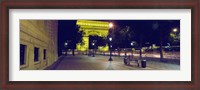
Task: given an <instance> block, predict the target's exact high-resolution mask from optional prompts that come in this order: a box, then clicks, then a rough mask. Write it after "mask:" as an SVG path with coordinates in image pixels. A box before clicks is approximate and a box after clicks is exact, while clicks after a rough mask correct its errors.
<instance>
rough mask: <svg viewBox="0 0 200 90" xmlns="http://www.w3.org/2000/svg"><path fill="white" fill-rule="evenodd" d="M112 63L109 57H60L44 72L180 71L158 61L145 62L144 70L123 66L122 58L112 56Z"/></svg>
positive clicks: (178, 66) (134, 66)
mask: <svg viewBox="0 0 200 90" xmlns="http://www.w3.org/2000/svg"><path fill="white" fill-rule="evenodd" d="M112 58H113V61H111V62H110V61H108V59H109V56H102V55H95V57H91V56H87V55H75V56H61V57H60V58H59V60H58V61H56V62H55V63H54V64H53V65H51V66H49V67H47V68H46V70H180V65H177V64H170V63H164V62H158V61H151V60H147V62H146V65H147V67H146V68H142V67H141V65H140V67H138V66H137V63H135V62H134V61H131V64H130V65H125V64H124V61H123V57H115V56H113V57H112Z"/></svg>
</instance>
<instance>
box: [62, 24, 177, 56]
mask: <svg viewBox="0 0 200 90" xmlns="http://www.w3.org/2000/svg"><path fill="white" fill-rule="evenodd" d="M99 21H107V22H112V23H113V24H114V26H115V27H118V28H123V27H126V26H130V27H131V28H132V30H141V31H145V32H146V31H147V32H146V33H147V34H146V35H148V31H152V30H156V29H162V30H171V29H172V28H177V29H178V30H180V20H99ZM156 27H158V28H156ZM75 28H76V20H59V21H58V53H59V55H60V54H61V51H62V49H63V47H64V42H65V41H66V40H70V39H71V38H73V35H74V33H75ZM152 37H154V35H152Z"/></svg>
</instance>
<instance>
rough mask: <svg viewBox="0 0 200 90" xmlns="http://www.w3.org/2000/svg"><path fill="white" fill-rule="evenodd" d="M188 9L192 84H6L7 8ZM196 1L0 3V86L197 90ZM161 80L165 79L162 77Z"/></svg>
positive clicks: (7, 72)
mask: <svg viewBox="0 0 200 90" xmlns="http://www.w3.org/2000/svg"><path fill="white" fill-rule="evenodd" d="M71 8H73V9H151V8H153V9H154V8H155V9H191V10H192V35H191V36H192V73H191V75H192V81H188V82H186V81H185V82H181V81H180V82H179V81H175V82H173V81H170V82H165V81H142V82H141V81H140V82H136V81H135V82H134V81H108V82H107V81H101V82H100V81H77V82H76V81H66V82H58V81H56V82H54V81H53V82H47V81H37V82H34V81H28V82H25V81H12V82H11V81H9V78H8V76H9V17H8V16H9V9H71ZM199 15H200V14H199V0H110V1H107V0H95V1H92V0H84V1H81V0H66V1H64V0H62V1H56V0H54V1H52V0H51V1H48V0H46V1H41V0H40V1H39V0H34V1H22V0H19V1H14V0H8V1H2V2H1V24H0V25H1V26H0V27H1V33H0V37H1V40H0V41H1V44H0V45H1V49H0V51H1V53H0V60H1V62H0V64H1V65H0V68H1V74H0V77H1V78H0V84H1V88H0V89H3V90H7V89H9V90H10V89H20V90H21V89H25V90H27V89H34V90H35V89H53V90H54V89H55V90H57V89H58V90H60V89H83V88H84V89H85V90H88V89H100V90H102V89H103V90H104V89H108V90H110V89H123V90H124V89H134V90H144V89H145V90H155V89H156V90H170V89H171V90H200V86H199V85H200V78H199V75H200V67H199V64H200V63H199V61H198V60H199V59H200V58H199V26H198V25H199ZM163 77H164V76H163Z"/></svg>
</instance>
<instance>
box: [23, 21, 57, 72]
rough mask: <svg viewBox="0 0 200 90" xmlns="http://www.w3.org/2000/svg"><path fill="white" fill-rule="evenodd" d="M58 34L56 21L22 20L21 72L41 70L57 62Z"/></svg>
mask: <svg viewBox="0 0 200 90" xmlns="http://www.w3.org/2000/svg"><path fill="white" fill-rule="evenodd" d="M57 32H58V21H56V20H20V63H19V64H20V70H38V69H39V70H41V69H44V68H46V67H48V66H50V65H52V64H53V63H54V62H55V61H56V60H57V58H58V54H57Z"/></svg>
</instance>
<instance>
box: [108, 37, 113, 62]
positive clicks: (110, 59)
mask: <svg viewBox="0 0 200 90" xmlns="http://www.w3.org/2000/svg"><path fill="white" fill-rule="evenodd" d="M109 41H110V49H109V50H110V58H109V60H108V61H112V50H111V48H112V45H111V42H112V37H109Z"/></svg>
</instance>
